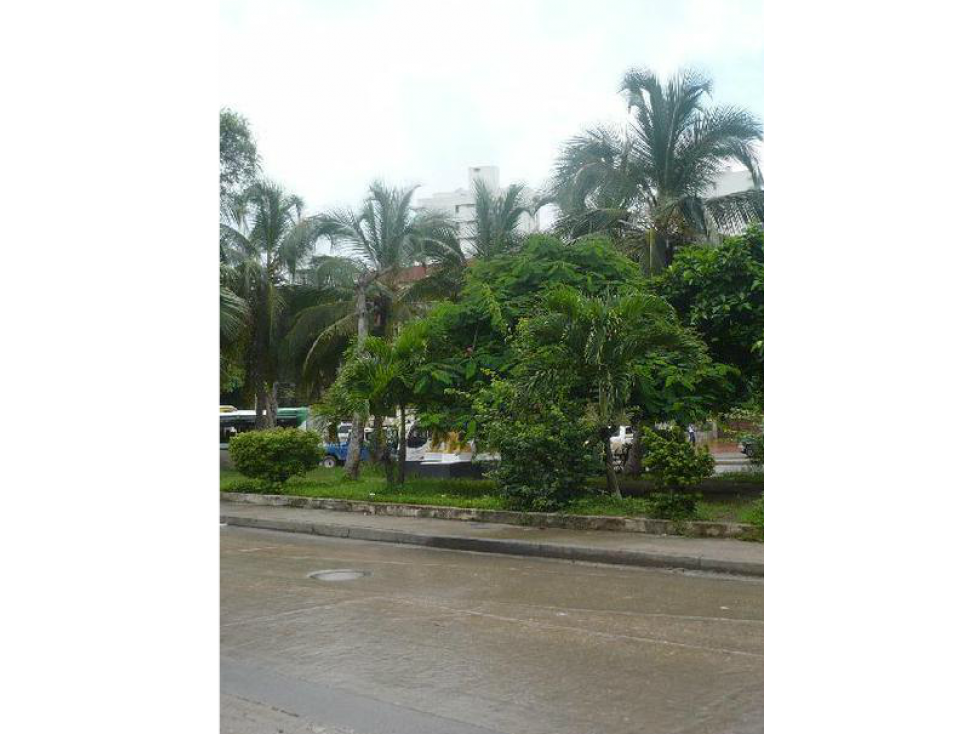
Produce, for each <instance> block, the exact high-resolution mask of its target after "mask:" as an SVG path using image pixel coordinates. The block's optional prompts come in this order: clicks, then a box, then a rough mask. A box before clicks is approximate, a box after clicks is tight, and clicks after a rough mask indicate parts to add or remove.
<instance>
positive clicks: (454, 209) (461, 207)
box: [418, 166, 540, 246]
mask: <svg viewBox="0 0 979 734" xmlns="http://www.w3.org/2000/svg"><path fill="white" fill-rule="evenodd" d="M477 180H478V181H482V182H483V183H484V184H485V185H486V187H487V188H488V189H489V190H490V192H491V193H493V194H499V193H500V192H501V189H500V169H499V168H498V167H496V166H478V167H474V168H470V169H469V185H468V186H467V187H466V188H464V189H456V190H455V191H442V192H438V193H435V194H432V195H431V196H429V197H428V198H425V199H419V200H418V206H419V207H422V208H424V209H429V210H431V211H438V212H443V213H444V214H447V215H449V216H450V217H452V218H453V219H454V220H455V222H456V224H458V225H459V239H460V241H461V242H462V244H463V246H466V245H467V244H471V243H472V240H473V238H472V236H471V233H472V228H473V226H474V224H475V222H476V197H475V195H474V194H473V184H474V183H475V182H476V181H477ZM534 195H535V192H534V191H533V190H532V189H529V188H525V189H524V190H523V197H522V200H521V203H522V204H524V205H527V204H529V203H530V201H531V199H532V198H533V197H534ZM518 230H519V231H520V232H522V233H524V234H530V233H532V232H537V231H539V230H540V218H539V216H538V215H537V214H535V215H534V216H531V215H529V214H522V215H521V216H520V223H519V225H518Z"/></svg>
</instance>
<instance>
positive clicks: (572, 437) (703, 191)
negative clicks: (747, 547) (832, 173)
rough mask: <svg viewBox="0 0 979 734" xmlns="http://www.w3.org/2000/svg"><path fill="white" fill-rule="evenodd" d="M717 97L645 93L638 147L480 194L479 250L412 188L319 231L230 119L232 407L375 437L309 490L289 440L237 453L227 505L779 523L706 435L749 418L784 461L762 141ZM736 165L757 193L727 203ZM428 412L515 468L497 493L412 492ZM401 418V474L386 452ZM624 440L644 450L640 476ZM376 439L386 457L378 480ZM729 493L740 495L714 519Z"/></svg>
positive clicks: (612, 140)
mask: <svg viewBox="0 0 979 734" xmlns="http://www.w3.org/2000/svg"><path fill="white" fill-rule="evenodd" d="M711 91H712V83H711V81H710V79H709V78H707V77H705V76H703V75H699V74H694V73H691V72H685V71H681V72H679V73H677V74H676V75H674V76H673V77H671V78H669V79H660V78H659V77H657V76H656V75H654V74H651V73H649V72H646V71H642V70H632V71H629V72H628V73H626V74H625V76H624V77H623V80H622V84H621V92H622V96H623V101H624V104H625V106H626V109H627V110H628V111H629V114H630V116H631V122H630V123H629V124H628V125H627V126H626V127H625V128H623V129H621V130H613V129H609V128H601V129H592V130H587V131H585V132H583V133H582V134H581V135H579V136H576V137H574V138H573V139H571V140H569V141H567V142H566V143H565V145H564V146H563V147H562V148H561V152H560V154H559V156H558V159H557V161H556V162H555V166H554V170H553V175H552V177H551V180H550V181H548V182H547V184H546V186H545V187H544V191H543V193H542V195H540V196H538V197H536V198H535V199H534V200H529V199H528V197H527V196H526V195H525V189H524V187H522V186H521V185H514V186H510V187H508V188H506V189H504V190H502V191H500V192H492V191H490V190H488V189H487V188H486V187H485V186H483V185H479V186H477V187H476V190H475V192H474V194H475V200H476V207H475V221H474V224H473V225H472V227H471V231H467V232H460V231H458V230H457V228H456V225H455V223H454V222H453V221H452V220H451V219H450V218H448V217H446V216H445V215H443V214H439V213H436V212H429V211H426V210H424V209H419V208H417V207H416V206H415V203H414V193H415V189H414V188H410V187H409V188H399V187H396V186H391V185H388V184H386V183H384V182H382V181H375V182H373V183H371V184H370V185H368V186H367V187H366V195H365V198H364V201H363V203H362V205H360V206H358V207H354V208H338V209H334V210H330V211H325V212H320V213H315V212H309V211H308V209H307V207H306V206H305V205H304V203H303V201H302V199H301V198H299V197H298V196H295V195H293V194H292V193H290V192H287V191H285V190H283V189H282V188H281V187H280V186H278V185H277V184H275V183H274V182H271V181H268V180H267V179H265V178H263V174H262V169H261V158H260V157H259V156H258V153H257V147H256V146H255V145H254V142H253V141H252V140H251V133H250V130H249V127H248V122H247V120H245V119H244V118H243V117H241V116H240V115H237V114H235V113H233V112H232V111H230V110H225V111H223V112H222V116H221V124H222V137H221V140H222V143H221V171H222V177H221V242H220V245H221V246H220V264H221V268H220V278H221V300H220V308H221V311H220V313H221V383H222V394H223V395H225V396H233V397H229V398H228V399H229V400H231V399H233V400H234V401H235V402H236V403H237V404H240V405H256V406H257V411H258V417H257V422H256V425H257V427H258V428H261V429H269V428H271V427H273V426H275V425H276V414H277V410H278V406H279V404H280V403H281V402H282V401H284V400H289V401H291V403H292V404H302V405H310V406H312V408H313V412H314V414H316V415H317V416H318V418H319V419H320V420H321V421H323V422H325V423H328V424H331V425H333V426H336V425H337V424H338V423H339V422H340V421H342V420H351V419H352V423H353V425H352V427H351V431H350V448H349V452H348V455H349V457H350V459H349V460H348V461H347V463H346V466H345V467H344V468H343V469H333V470H327V469H323V468H315V469H312V471H309V469H310V467H311V466H312V463H311V462H312V456H313V453H314V452H313V450H312V448H311V447H301V446H300V447H297V449H296V451H297V452H298V453H297V454H295V455H294V456H293V457H292V458H291V459H290V461H291V462H292V464H291V466H290V467H288V468H287V467H277V466H274V464H275V463H276V461H277V460H276V459H275V457H274V456H272V455H271V454H269V451H271V450H272V449H275V450H276V451H277V450H279V449H278V448H277V447H278V446H279V444H278V443H277V442H281V440H282V439H281V437H280V438H277V439H275V441H272V442H269V441H265V442H262V441H260V440H253V441H252V444H251V445H250V446H246V445H245V443H242V444H241V446H238V447H236V445H235V444H236V443H237V442H242V441H243V439H244V437H245V436H246V435H247V434H243V435H242V436H241V437H236V438H235V439H233V440H232V453H235V451H236V449H237V452H238V454H239V455H245V454H244V453H243V452H245V449H246V448H248V449H250V451H249V452H248V455H249V456H252V457H258V459H259V460H258V462H257V463H256V462H255V461H252V462H251V464H248V463H247V462H246V463H245V464H243V465H242V466H241V467H240V468H241V469H242V470H243V472H244V473H243V474H239V473H237V472H224V473H222V480H221V485H222V489H224V490H227V491H269V490H270V489H271V490H272V491H276V492H282V493H288V494H305V495H309V496H321V497H335V498H341V499H343V498H346V499H359V500H374V501H391V502H409V503H423V504H442V505H454V506H459V507H484V508H491V509H496V508H508V509H525V510H539V511H560V512H570V513H579V514H626V515H636V516H648V517H661V518H667V519H684V518H701V519H724V520H735V521H738V520H740V519H741V518H743V517H748V516H749V514H747V513H754V514H752V515H750V516H751V517H753V518H755V519H756V520H757V519H758V518H760V517H761V510H760V504H752V503H754V502H755V496H757V493H750V492H749V493H747V494H745V495H744V496H743V497H742V495H740V494H739V492H740V489H739V488H740V487H742V486H748V485H758V484H760V483H762V482H763V474H762V473H761V471H760V470H759V471H757V472H752V473H749V474H745V475H742V476H741V477H738V478H736V477H734V476H725V475H721V476H719V477H713V478H710V477H711V474H712V472H713V469H714V462H713V459H712V458H711V456H710V455H709V453H708V452H707V451H705V450H704V449H703V447H699V446H698V447H694V446H692V445H691V444H690V443H688V441H687V434H686V428H687V426H688V425H691V424H694V425H696V424H702V423H704V422H706V421H719V422H721V423H722V424H724V423H725V421H728V420H729V419H730V421H731V425H732V426H735V428H734V429H732V430H736V431H737V432H738V436H739V438H744V439H745V440H750V442H751V446H752V447H753V449H756V450H757V454H756V459H757V460H758V463H759V464H760V463H761V462H762V461H763V455H764V454H763V447H764V435H763V429H762V426H763V414H762V406H763V402H764V401H763V397H764V396H763V384H764V375H763V367H764V358H763V343H764V339H763V328H764V229H763V220H764V192H763V190H762V188H761V183H762V179H761V172H760V169H759V167H758V161H757V155H756V144H757V143H758V142H760V141H761V139H762V128H761V124H760V122H759V121H757V120H756V119H754V118H753V117H752V116H751V115H750V114H748V113H747V112H745V111H744V110H739V109H735V108H729V107H718V106H715V105H712V104H711V103H710V94H711ZM732 162H733V163H737V164H740V165H741V166H743V167H744V168H745V169H747V171H748V172H749V173H750V176H751V179H752V180H753V182H754V186H753V187H752V188H751V189H750V190H748V191H743V192H738V193H735V194H729V195H724V196H713V195H711V194H710V192H711V190H712V189H711V187H712V182H713V181H714V180H715V178H716V177H717V176H718V175H719V174H720V172H722V171H723V170H724V169H725V167H726V166H727V165H729V164H730V163H732ZM545 205H550V206H553V207H556V209H557V218H556V224H555V226H554V227H553V228H552V229H551V230H550V231H548V232H543V233H534V234H531V235H524V234H522V233H521V232H520V231H519V228H518V222H519V220H520V216H521V215H522V214H524V213H534V212H536V211H537V210H538V209H539V208H540V207H542V206H545ZM464 241H469V242H472V243H475V244H474V245H465V246H464V244H463V243H464ZM324 249H327V250H328V251H329V254H327V255H324V254H321V253H322V251H323V250H324ZM420 266H423V267H420ZM413 268H415V269H416V270H415V271H413V274H412V276H411V277H407V276H408V273H409V271H411V269H413ZM419 268H420V270H421V276H420V277H419V276H418V269H419ZM286 404H288V403H286ZM409 411H410V412H411V413H412V414H413V415H414V416H415V420H416V425H417V426H418V427H419V428H422V429H424V430H427V431H429V432H430V434H431V435H433V436H435V437H440V438H445V439H446V440H448V441H450V442H454V443H455V444H456V445H461V444H465V443H469V442H473V443H474V444H475V445H476V446H477V447H478V450H479V451H482V452H492V453H495V454H497V455H498V456H499V457H500V462H499V465H498V466H497V467H496V468H495V469H494V471H493V472H491V473H490V475H489V477H488V478H487V479H485V480H434V479H419V478H412V477H410V476H408V475H407V472H406V466H405V463H406V459H405V454H404V446H405V443H406V441H405V438H406V430H407V426H406V422H405V415H406V413H407V412H409ZM390 419H394V422H395V423H396V432H397V434H398V436H399V437H400V441H399V442H397V443H398V444H399V445H400V446H401V449H402V450H401V451H400V453H398V454H395V455H392V452H391V450H390V448H389V446H388V445H387V442H385V441H383V440H380V437H381V436H382V435H383V430H382V428H383V425H384V424H385V421H389V420H390ZM620 425H629V426H631V427H632V429H633V430H632V435H633V436H634V441H633V444H632V446H631V448H630V449H629V451H628V456H627V457H626V458H625V461H624V464H623V465H622V466H619V458H621V457H619V456H616V455H614V447H613V430H614V429H615V428H616V427H618V426H620ZM368 426H373V428H374V430H373V432H372V435H373V436H375V437H378V440H377V441H376V443H375V444H374V445H372V446H370V460H369V461H368V463H367V466H365V467H361V466H360V456H361V451H360V445H361V442H362V441H363V440H364V435H365V433H364V430H365V427H368ZM246 443H247V442H246ZM299 454H302V456H301V457H300V456H299ZM284 461H285V459H283V462H284ZM256 467H257V468H256ZM620 470H621V471H620ZM304 472H307V473H306V474H305V476H302V475H303V473H304ZM245 474H247V475H248V476H245ZM290 477H291V478H290ZM707 483H710V484H711V485H712V486H714V485H724V484H728V485H729V486H731V487H735V489H734V490H732V491H729V492H727V493H723V492H722V493H715V494H716V496H714V498H713V499H711V498H710V497H711V496H713V495H709V496H708V498H707V499H704V498H703V497H701V496H699V495H698V493H697V489H698V487H701V486H703V487H706V486H707ZM756 524H760V523H756Z"/></svg>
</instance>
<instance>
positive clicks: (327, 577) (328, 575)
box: [308, 568, 371, 581]
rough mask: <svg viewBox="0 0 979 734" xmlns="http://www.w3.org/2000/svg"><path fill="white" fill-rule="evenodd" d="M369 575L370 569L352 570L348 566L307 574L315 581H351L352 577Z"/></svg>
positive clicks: (357, 577) (359, 577)
mask: <svg viewBox="0 0 979 734" xmlns="http://www.w3.org/2000/svg"><path fill="white" fill-rule="evenodd" d="M370 575H371V572H370V571H354V570H353V569H349V568H335V569H333V570H330V571H313V573H311V574H309V575H308V578H311V579H316V580H317V581H353V580H354V579H361V578H364V577H365V576H370Z"/></svg>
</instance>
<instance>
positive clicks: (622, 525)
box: [221, 492, 752, 538]
mask: <svg viewBox="0 0 979 734" xmlns="http://www.w3.org/2000/svg"><path fill="white" fill-rule="evenodd" d="M221 500H222V501H223V502H239V503H244V504H250V505H264V506H267V507H298V508H301V509H305V510H333V511H335V512H359V513H361V514H364V515H383V516H387V517H425V518H432V519H436V520H464V521H469V522H488V523H499V524H502V525H522V526H525V527H538V528H558V529H561V530H611V531H617V532H625V533H649V534H652V535H686V536H689V537H694V538H741V537H744V536H746V535H748V534H749V533H750V532H751V530H752V527H751V526H750V525H742V524H739V523H726V522H700V521H694V522H684V523H673V522H670V521H669V520H654V519H650V518H645V517H616V516H612V515H562V514H559V513H553V512H513V511H510V510H479V509H474V508H468V507H440V506H436V505H407V504H398V503H394V502H359V501H356V500H336V499H329V498H326V497H297V496H294V495H285V494H252V493H245V492H222V493H221Z"/></svg>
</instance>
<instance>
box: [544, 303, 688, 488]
mask: <svg viewBox="0 0 979 734" xmlns="http://www.w3.org/2000/svg"><path fill="white" fill-rule="evenodd" d="M543 307H544V311H543V313H542V315H540V316H538V317H537V318H535V319H533V320H531V321H530V322H528V325H529V331H528V332H527V335H526V336H527V337H528V338H529V340H530V343H532V344H535V345H539V346H540V351H539V352H538V355H539V357H540V361H537V364H534V366H533V369H532V370H531V373H530V375H531V376H530V380H529V381H530V385H531V386H533V387H536V388H537V389H543V390H544V391H545V392H546V391H547V389H548V384H549V382H550V381H552V380H555V379H556V378H557V379H560V378H559V376H558V373H561V372H564V371H566V370H568V369H569V366H570V369H571V370H572V371H573V373H574V377H575V379H576V380H577V381H578V383H579V384H580V385H581V389H582V390H583V391H584V394H585V395H586V397H587V400H588V405H589V409H590V410H589V412H590V414H591V415H592V417H593V418H594V420H595V423H596V425H597V426H598V433H599V438H600V439H601V441H602V444H603V445H604V448H605V476H606V484H607V489H608V492H609V493H610V494H613V495H615V496H616V497H619V496H621V494H620V492H619V485H618V479H617V477H616V475H615V469H614V462H613V455H612V446H611V435H612V430H611V427H612V426H613V425H618V423H619V422H620V421H621V419H622V417H623V415H624V413H625V410H626V408H627V407H628V404H629V400H630V398H631V396H632V393H633V388H634V387H635V384H636V381H637V379H638V378H639V376H640V373H639V370H638V367H639V366H640V364H641V363H642V361H643V360H644V359H646V358H648V357H649V356H650V355H652V354H655V353H656V352H657V351H658V350H667V351H672V350H687V349H695V348H696V345H695V341H694V340H692V337H691V336H690V335H689V334H688V333H686V332H685V331H684V330H683V329H682V328H681V327H680V326H679V325H678V323H677V321H676V316H675V314H674V313H673V310H672V309H671V308H670V306H669V305H668V304H667V303H666V302H665V301H663V300H662V299H660V298H658V297H656V296H654V295H651V294H649V293H639V292H635V293H626V294H624V295H611V294H609V295H606V296H605V297H604V298H589V297H586V296H583V295H581V294H580V293H579V292H578V291H576V290H574V289H573V288H570V287H568V286H559V287H558V288H555V289H554V290H552V291H551V292H549V293H548V294H547V295H546V296H545V298H544V302H543Z"/></svg>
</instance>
